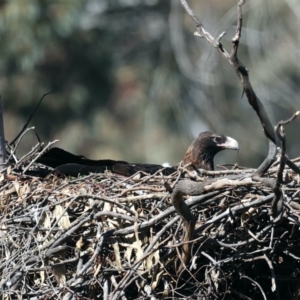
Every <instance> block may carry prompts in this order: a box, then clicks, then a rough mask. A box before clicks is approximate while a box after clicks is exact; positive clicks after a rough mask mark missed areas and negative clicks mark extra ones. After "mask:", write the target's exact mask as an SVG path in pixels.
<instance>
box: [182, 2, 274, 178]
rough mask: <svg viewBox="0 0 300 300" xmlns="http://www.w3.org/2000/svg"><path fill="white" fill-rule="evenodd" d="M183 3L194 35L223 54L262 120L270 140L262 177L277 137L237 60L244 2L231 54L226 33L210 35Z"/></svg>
mask: <svg viewBox="0 0 300 300" xmlns="http://www.w3.org/2000/svg"><path fill="white" fill-rule="evenodd" d="M181 3H182V5H183V7H184V8H185V10H186V11H187V13H188V14H189V16H190V17H191V18H192V20H193V21H194V22H195V24H196V27H197V31H196V32H195V33H194V35H196V36H198V37H201V38H205V39H206V40H207V41H208V42H209V43H210V44H211V45H212V46H213V47H215V48H216V49H217V50H218V51H219V52H220V53H221V55H222V56H223V57H224V58H225V59H226V60H227V61H228V63H229V64H230V65H231V66H232V67H233V69H234V70H235V72H236V74H237V76H238V77H239V79H240V81H241V84H242V86H243V92H244V93H245V94H246V96H247V99H248V102H249V104H250V105H251V106H252V108H253V109H254V110H255V112H256V114H257V116H258V117H259V119H260V122H261V125H262V127H263V130H264V133H265V136H266V137H267V138H268V140H269V152H268V155H267V157H266V158H265V160H264V161H263V163H262V164H261V165H260V166H259V167H258V169H257V170H256V172H255V173H256V175H262V174H263V173H265V172H266V171H267V170H268V169H269V167H270V166H271V164H272V162H273V161H274V159H275V155H276V136H275V132H274V129H273V126H272V124H271V121H270V119H269V117H268V114H267V112H266V110H265V108H264V106H263V104H262V103H261V102H260V100H259V99H258V97H257V96H256V94H255V92H254V90H253V88H252V86H251V83H250V79H249V73H248V70H247V68H246V67H245V66H244V65H243V64H242V63H241V62H240V61H239V60H238V58H237V51H238V45H239V40H240V38H241V31H242V20H243V15H242V5H243V4H244V1H243V0H240V1H238V3H237V27H236V33H235V36H234V37H233V39H232V50H231V53H230V54H229V53H228V52H227V51H226V50H225V49H224V47H223V45H222V44H221V43H220V40H221V38H222V37H223V36H224V34H225V33H221V34H220V35H219V37H218V38H217V39H215V38H214V37H213V36H211V35H210V34H209V32H207V31H206V30H205V29H204V27H203V26H202V24H201V23H200V22H199V20H198V18H197V17H196V16H195V14H194V12H193V11H192V10H191V8H190V7H189V5H188V4H187V2H186V0H181Z"/></svg>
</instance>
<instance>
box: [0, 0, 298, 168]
mask: <svg viewBox="0 0 300 300" xmlns="http://www.w3.org/2000/svg"><path fill="white" fill-rule="evenodd" d="M189 2H190V3H191V4H192V5H193V7H194V9H195V12H196V13H197V14H198V16H199V18H200V20H201V22H202V23H203V24H205V26H206V28H207V29H209V30H210V31H211V32H212V33H213V34H214V35H215V36H217V35H219V34H220V33H221V32H222V31H224V30H226V31H227V35H226V36H225V37H224V38H223V43H224V45H225V47H227V48H229V47H231V44H230V41H231V37H232V36H233V33H234V26H235V22H236V8H235V2H232V1H228V0H226V1H211V0H204V1H201V2H199V1H196V0H190V1H189ZM244 11H245V20H244V29H243V33H242V39H241V42H242V45H241V48H240V54H239V57H240V59H241V60H242V61H243V63H244V64H245V65H246V66H247V67H248V68H249V70H250V76H251V81H252V83H253V86H254V89H255V91H256V92H257V94H258V95H259V97H260V98H261V100H262V101H264V103H265V105H266V107H267V108H268V110H269V113H270V114H271V115H272V117H273V121H274V123H275V122H277V121H278V120H280V119H285V118H287V117H289V116H290V115H291V114H292V113H293V112H294V110H296V109H297V107H298V106H299V105H298V98H297V84H298V81H299V66H298V65H297V64H296V63H295V61H297V59H298V57H299V49H298V48H299V47H298V45H299V34H298V32H297V28H298V26H296V25H295V24H299V20H300V6H299V4H298V2H296V1H293V0H285V1H272V2H268V1H260V0H253V1H251V2H249V3H248V2H247V3H246V5H245V6H244ZM193 30H194V27H193V24H192V22H191V20H190V19H189V18H188V16H186V14H185V13H184V11H183V9H182V7H181V5H180V2H179V0H178V1H175V0H173V1H158V0H112V1H105V0H64V1H58V0H57V1H53V0H39V1H37V0H22V1H18V0H11V1H1V2H0V36H1V41H2V46H1V49H0V54H1V55H0V91H1V94H2V95H3V98H4V111H5V120H4V121H5V130H6V136H7V139H9V140H11V139H12V138H13V137H14V136H15V135H16V134H17V132H18V131H19V130H20V129H21V128H22V126H23V124H24V123H25V121H26V119H27V118H28V116H29V115H30V113H31V112H32V111H33V108H34V106H35V105H36V103H37V101H38V99H39V98H40V97H41V96H42V95H43V94H44V93H46V92H49V91H53V93H52V94H51V95H49V96H47V97H46V99H45V100H44V102H43V104H42V106H41V108H40V109H39V111H38V112H37V114H36V115H35V117H34V119H33V121H32V125H35V126H36V131H37V132H38V134H39V135H40V137H41V138H42V140H43V141H48V140H53V139H55V138H59V139H60V141H61V142H60V143H59V145H58V146H60V147H62V148H65V149H66V150H69V151H71V152H75V153H78V154H79V153H80V154H84V155H86V156H89V157H91V158H99V159H100V158H113V159H125V160H129V161H143V162H153V163H156V162H158V163H161V162H162V161H163V160H169V161H170V162H171V163H173V164H175V163H177V162H178V161H179V160H181V159H182V156H183V154H184V153H185V150H186V148H187V146H188V145H189V143H190V141H191V140H192V139H193V137H194V136H195V135H197V134H198V133H199V132H201V131H203V130H206V129H212V130H215V131H216V132H220V133H224V134H226V135H231V136H232V137H234V138H235V139H237V140H239V142H240V146H241V151H240V153H239V155H238V156H235V155H234V154H232V153H229V154H228V153H224V154H222V155H220V158H219V161H222V162H224V161H231V162H235V161H237V162H238V163H240V164H242V165H247V166H257V165H258V164H259V162H260V161H261V160H262V159H263V157H264V155H265V154H266V151H267V150H266V149H267V143H266V140H265V138H264V136H263V133H262V130H261V127H260V124H259V121H258V120H257V118H256V116H255V114H254V112H253V111H252V109H251V108H250V107H249V105H248V103H247V101H246V100H245V99H240V98H241V88H240V86H239V82H238V80H237V78H236V75H235V73H234V71H233V70H232V69H230V67H229V66H228V65H227V63H226V62H225V61H223V60H222V59H221V57H220V56H219V54H218V53H217V52H216V51H214V49H211V47H210V46H209V45H208V44H206V42H205V41H204V40H201V39H197V38H195V37H194V36H193V35H192V31H193ZM297 122H298V121H297V120H296V121H295V122H294V123H293V124H292V125H289V127H288V128H287V139H288V143H289V145H288V146H289V148H288V152H289V154H290V155H291V156H297V155H300V153H299V151H298V148H299V140H300V139H299V133H298V131H297V130H295V128H296V126H299V125H297V124H299V123H297ZM35 142H36V141H35V136H34V135H33V134H31V135H30V134H28V136H27V137H26V138H25V140H24V142H23V143H22V146H23V148H22V149H20V152H24V151H28V148H31V147H32V145H33V144H35ZM217 161H218V158H217Z"/></svg>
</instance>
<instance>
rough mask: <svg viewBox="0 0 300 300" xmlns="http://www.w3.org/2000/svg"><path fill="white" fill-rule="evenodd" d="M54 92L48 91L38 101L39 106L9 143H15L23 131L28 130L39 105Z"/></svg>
mask: <svg viewBox="0 0 300 300" xmlns="http://www.w3.org/2000/svg"><path fill="white" fill-rule="evenodd" d="M51 93H52V92H49V93H46V94H44V95H43V96H42V98H41V99H40V101H39V102H38V104H37V106H36V107H35V109H34V111H33V112H32V114H31V115H30V117H29V119H28V121H27V122H26V123H25V125H24V126H23V128H22V130H21V131H20V132H19V134H18V135H17V136H16V137H15V138H14V139H13V140H12V141H11V142H10V144H9V145H13V144H14V143H15V142H16V140H17V139H18V138H19V137H20V136H21V135H22V133H23V132H24V131H25V130H26V128H27V126H28V124H29V123H30V121H31V119H32V118H33V116H34V114H35V112H36V111H37V109H38V108H39V106H40V105H41V103H42V101H43V99H44V98H45V97H46V96H48V95H49V94H51Z"/></svg>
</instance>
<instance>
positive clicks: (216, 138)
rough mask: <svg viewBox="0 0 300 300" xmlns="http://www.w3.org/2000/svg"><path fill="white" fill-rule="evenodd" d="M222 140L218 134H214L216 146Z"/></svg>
mask: <svg viewBox="0 0 300 300" xmlns="http://www.w3.org/2000/svg"><path fill="white" fill-rule="evenodd" d="M221 138H222V137H221V136H219V135H216V134H214V135H213V136H212V139H213V141H214V142H215V143H216V144H218V142H219V140H220V139H221Z"/></svg>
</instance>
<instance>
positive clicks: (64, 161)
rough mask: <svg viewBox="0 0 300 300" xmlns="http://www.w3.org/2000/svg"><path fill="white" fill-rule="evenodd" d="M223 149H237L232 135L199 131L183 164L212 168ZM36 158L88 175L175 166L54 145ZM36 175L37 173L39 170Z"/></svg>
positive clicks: (169, 170)
mask: <svg viewBox="0 0 300 300" xmlns="http://www.w3.org/2000/svg"><path fill="white" fill-rule="evenodd" d="M224 149H233V150H239V144H238V142H237V141H236V140H234V139H233V138H231V137H228V136H225V135H219V134H216V133H214V132H212V131H205V132H202V133H200V134H199V136H198V137H197V138H196V139H195V140H194V141H193V142H192V144H191V145H190V147H189V148H188V150H187V152H186V154H185V156H184V158H183V162H184V165H187V164H188V165H189V166H188V169H190V170H193V169H195V168H196V169H205V170H214V156H215V155H216V154H217V153H218V152H220V151H222V150H224ZM37 162H38V163H40V164H43V165H46V166H48V167H51V168H54V172H56V173H60V174H63V175H66V176H78V174H81V175H88V174H90V173H103V172H106V171H111V172H112V173H116V174H120V175H123V176H131V175H133V174H135V173H137V172H139V171H140V172H143V173H146V174H154V173H156V172H158V171H160V170H162V173H163V174H165V175H169V174H172V173H174V172H175V171H176V170H177V166H173V167H172V166H170V167H163V166H161V165H159V164H145V163H128V162H126V161H116V160H111V159H102V160H91V159H88V158H86V157H84V156H82V155H74V154H72V153H69V152H67V151H65V150H63V149H60V148H56V147H55V148H51V149H50V150H49V151H47V152H45V153H44V154H43V155H42V156H41V157H39V158H38V159H37ZM38 173H40V172H38ZM47 173H49V172H48V171H47V170H46V173H45V175H46V174H47ZM38 175H39V176H41V174H38Z"/></svg>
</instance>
